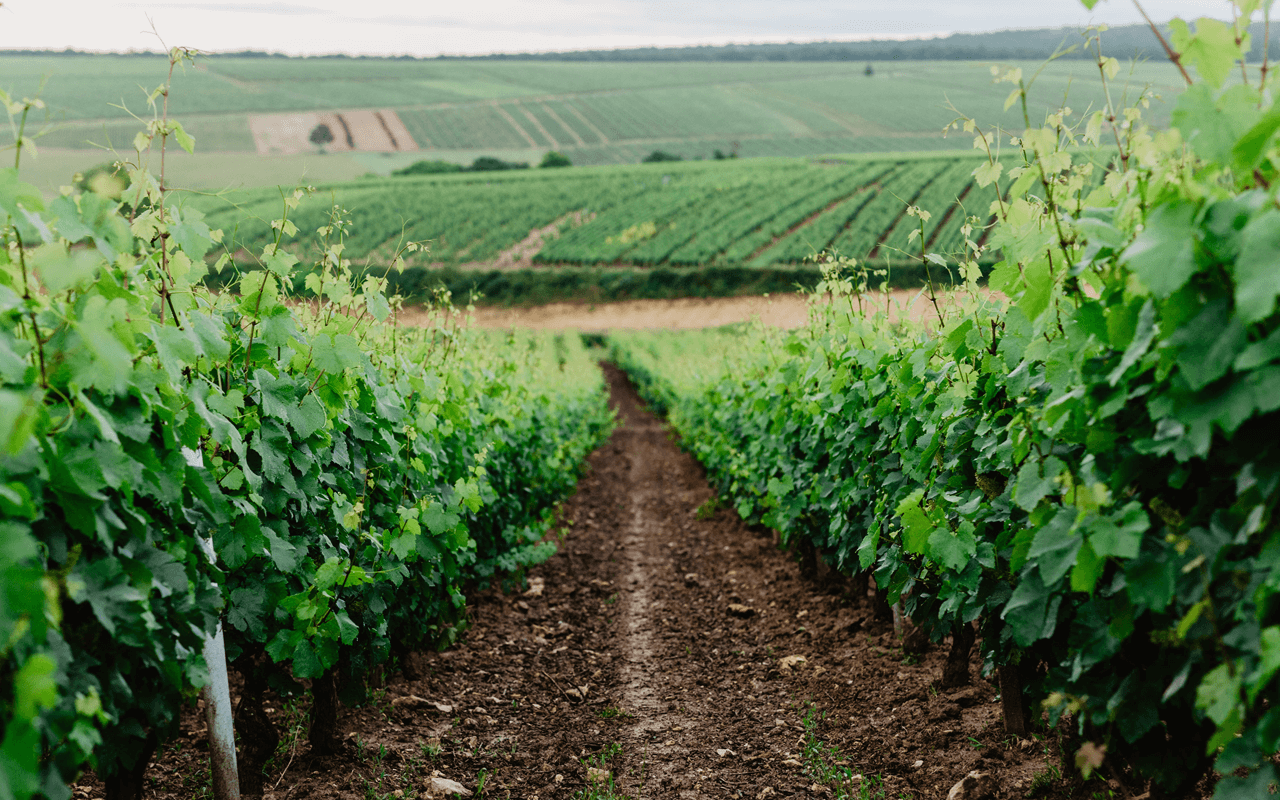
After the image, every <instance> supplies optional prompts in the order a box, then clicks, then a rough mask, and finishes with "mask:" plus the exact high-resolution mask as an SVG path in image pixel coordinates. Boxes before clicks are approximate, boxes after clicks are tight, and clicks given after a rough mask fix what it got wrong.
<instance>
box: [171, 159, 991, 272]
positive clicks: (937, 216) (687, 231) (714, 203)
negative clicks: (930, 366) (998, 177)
mask: <svg viewBox="0 0 1280 800" xmlns="http://www.w3.org/2000/svg"><path fill="white" fill-rule="evenodd" d="M979 163H980V162H979V160H978V158H977V157H976V156H971V155H963V154H961V155H940V156H928V157H915V158H888V157H850V158H845V159H827V160H821V161H816V160H806V159H750V160H746V159H742V160H737V161H732V160H726V161H715V162H692V163H690V162H684V163H669V164H646V165H634V166H615V167H591V168H581V169H561V170H530V171H523V170H520V171H507V172H500V173H464V174H460V175H445V176H428V177H404V178H386V179H375V180H366V181H358V182H354V183H350V184H345V185H333V186H329V187H324V188H323V189H322V190H321V191H318V192H317V193H316V194H315V195H314V196H313V197H312V198H311V199H309V200H307V201H305V202H304V203H303V204H302V205H301V206H300V207H299V208H298V209H297V210H296V211H295V212H294V213H293V219H294V221H295V222H296V224H297V225H298V227H299V229H300V230H303V231H310V230H315V229H316V228H318V227H320V226H321V225H322V224H324V222H325V220H326V219H327V217H328V214H329V212H330V209H331V208H332V206H333V204H334V203H335V202H336V203H337V204H340V205H341V206H342V207H344V208H346V209H348V210H349V211H350V212H351V217H352V220H353V223H354V225H353V227H352V231H351V234H350V237H349V238H348V239H347V240H346V250H345V253H346V255H348V256H350V257H352V258H354V259H357V260H368V261H370V263H381V262H384V261H385V260H386V258H387V257H388V256H389V255H390V254H391V253H392V252H393V251H394V249H395V247H396V245H397V243H399V242H406V241H426V242H428V248H427V250H425V251H424V252H422V253H419V254H417V255H414V256H411V257H410V263H418V264H422V265H445V266H457V265H463V266H470V267H486V268H491V267H493V266H495V265H503V266H506V267H516V266H528V265H531V264H557V265H579V266H597V265H598V266H612V265H639V266H660V265H666V266H675V267H691V266H702V265H708V264H747V265H751V266H769V265H774V264H791V263H798V262H802V261H804V260H805V259H806V258H808V257H810V256H813V255H814V254H816V253H820V252H823V251H824V250H828V249H834V250H836V251H838V252H840V253H842V254H845V255H850V256H854V257H856V258H859V259H868V258H869V259H871V260H874V261H877V262H884V261H892V260H897V261H902V260H903V259H904V258H905V254H906V253H908V252H910V253H912V254H914V255H915V256H918V255H919V250H920V246H921V244H922V243H923V244H925V245H926V246H927V247H928V248H929V249H930V251H931V252H944V253H954V252H958V251H960V250H962V249H963V247H964V240H963V236H962V232H961V228H962V225H963V224H964V221H965V219H966V217H967V216H968V215H977V216H978V217H979V218H980V219H981V220H982V221H983V222H985V220H986V218H987V216H988V206H989V205H990V203H991V202H992V201H993V200H994V199H995V198H994V195H993V194H992V193H991V190H990V189H987V190H982V191H978V190H976V186H975V184H974V183H973V179H972V177H971V172H972V170H973V169H974V167H976V166H977V165H978V164H979ZM192 202H193V203H194V204H195V205H197V206H199V207H201V208H203V209H204V210H205V211H206V212H207V214H208V221H209V223H210V224H212V225H215V226H221V227H223V228H224V229H226V230H227V231H228V232H229V236H228V240H227V246H228V247H229V248H231V249H232V251H233V252H234V251H237V250H243V251H258V250H260V249H261V248H262V246H263V245H265V244H266V243H267V242H268V241H270V240H271V238H272V237H273V235H274V231H273V230H272V229H271V228H270V226H269V224H268V220H271V219H274V218H275V217H276V216H278V215H279V214H280V213H281V211H282V209H283V206H282V203H281V198H280V194H279V192H278V191H276V190H259V191H253V192H245V193H231V194H229V195H227V196H225V197H208V198H196V199H194V200H193V201H192ZM910 203H917V204H920V205H922V206H924V207H926V208H927V209H928V210H929V211H930V212H931V213H932V217H931V218H930V219H929V220H928V222H926V223H924V224H923V226H922V225H921V222H920V220H919V219H918V218H915V217H909V216H906V213H905V212H906V209H907V206H908V204H910ZM246 211H247V212H248V217H247V218H246V214H245V212H246ZM920 227H923V240H921V239H920V238H918V237H917V238H915V239H914V240H911V239H910V235H909V234H910V231H911V230H914V229H918V228H920ZM531 234H532V238H531ZM974 235H975V236H977V235H978V234H976V233H975V234H974ZM299 248H300V250H301V251H303V252H305V251H307V250H308V245H307V243H306V240H305V239H304V240H303V242H302V243H301V244H300V245H299Z"/></svg>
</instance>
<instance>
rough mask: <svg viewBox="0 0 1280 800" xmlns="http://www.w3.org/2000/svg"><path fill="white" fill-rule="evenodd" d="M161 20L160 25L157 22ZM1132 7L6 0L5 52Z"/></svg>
mask: <svg viewBox="0 0 1280 800" xmlns="http://www.w3.org/2000/svg"><path fill="white" fill-rule="evenodd" d="M1144 7H1145V8H1146V9H1147V12H1148V13H1149V14H1151V15H1152V17H1153V18H1155V19H1157V20H1160V21H1163V20H1167V19H1169V18H1171V17H1174V16H1181V17H1187V18H1192V17H1198V16H1206V15H1208V16H1216V17H1219V18H1223V19H1225V18H1227V17H1228V16H1229V14H1228V8H1229V7H1228V5H1227V3H1226V2H1225V1H1224V0H1198V1H1197V0H1146V2H1145V4H1144ZM149 20H150V21H149ZM1139 21H1141V18H1140V17H1139V16H1138V12H1137V11H1136V10H1135V9H1134V7H1133V4H1132V3H1131V2H1128V1H1127V0H1102V2H1100V3H1099V4H1098V5H1097V6H1095V7H1094V10H1093V11H1092V12H1088V11H1086V10H1085V9H1084V7H1083V6H1082V5H1081V4H1080V2H1079V0H733V1H732V2H706V1H705V0H536V2H535V1H534V0H449V2H440V0H419V1H418V2H404V0H289V1H288V2H277V1H276V0H266V1H265V2H247V1H246V0H203V1H201V0H181V1H180V2H161V1H160V0H0V49H6V48H24V49H25V48H36V49H44V48H54V49H62V48H64V47H73V48H76V49H81V50H127V49H152V50H155V49H159V45H158V42H157V39H156V37H155V36H154V35H153V34H152V33H151V32H150V27H151V24H152V22H153V23H154V24H155V27H156V29H157V30H158V31H159V32H160V34H161V35H162V36H163V37H164V40H165V42H166V43H167V44H169V45H171V46H172V45H184V46H187V47H195V48H198V49H201V50H214V51H217V50H269V51H274V52H283V53H290V54H318V53H350V54H361V53H366V54H375V55H398V54H409V55H416V56H433V55H438V54H440V53H493V52H512V51H531V50H544V51H545V50H577V49H594V48H612V47H635V46H643V45H683V44H725V43H728V42H737V43H746V42H779V41H814V40H821V39H866V38H888V37H895V38H896V37H908V36H929V35H937V34H947V33H953V32H957V31H991V30H999V29H1003V28H1030V27H1043V26H1059V25H1085V24H1088V23H1090V22H1106V23H1108V24H1121V23H1128V22H1139Z"/></svg>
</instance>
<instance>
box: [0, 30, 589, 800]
mask: <svg viewBox="0 0 1280 800" xmlns="http://www.w3.org/2000/svg"><path fill="white" fill-rule="evenodd" d="M186 56H187V54H185V53H184V52H183V51H180V50H175V51H174V53H173V58H174V59H175V61H182V60H185V58H186ZM153 100H154V98H153ZM0 103H3V105H4V107H5V110H6V111H7V112H8V113H9V115H11V116H12V117H13V118H14V119H17V120H22V119H24V118H26V117H27V116H28V112H29V111H30V110H31V103H28V102H22V101H17V102H15V101H12V100H11V99H10V98H9V97H8V96H7V95H5V94H3V93H0ZM152 111H153V113H156V114H157V115H158V114H159V111H158V109H157V108H156V107H155V106H154V105H153V106H152ZM19 124H20V123H19ZM148 130H149V133H147V134H144V138H145V139H147V141H146V142H142V143H141V144H142V147H141V149H142V150H143V153H144V155H146V154H148V153H150V151H151V150H152V148H153V146H154V147H155V148H157V149H159V151H160V153H161V156H160V161H159V169H160V171H161V175H163V170H164V165H165V163H166V161H165V155H164V153H165V150H166V145H167V146H168V147H173V146H174V145H175V144H176V145H180V146H182V147H184V148H189V147H190V142H189V140H187V139H186V138H185V136H184V134H183V132H182V130H183V129H182V128H181V127H180V126H179V125H177V124H176V123H175V122H174V121H172V120H169V119H166V118H163V117H159V116H157V119H155V121H154V122H153V123H152V124H151V125H150V126H149V127H148ZM19 133H21V128H20V129H19ZM19 141H21V139H19ZM145 163H146V161H145V159H143V160H141V163H140V164H136V165H133V166H131V167H129V168H128V169H127V175H128V179H129V187H130V189H129V190H128V191H127V192H126V193H125V195H124V199H125V200H126V201H127V202H128V204H129V206H130V207H131V209H132V210H131V211H129V212H128V213H129V216H127V217H126V216H124V213H125V212H123V211H122V210H121V207H120V206H118V205H116V204H115V203H114V202H113V201H112V200H111V199H110V198H108V197H105V196H103V195H99V194H97V193H95V192H93V191H79V192H77V191H69V192H68V193H67V194H65V195H59V196H58V197H56V198H54V199H53V200H51V201H49V202H47V203H46V202H45V201H44V199H43V198H42V197H41V194H40V192H39V191H38V190H36V189H35V188H34V187H33V186H31V185H30V184H27V183H24V182H23V181H22V180H21V179H20V177H19V172H18V170H17V169H12V168H8V169H3V170H0V514H2V519H0V541H3V543H4V546H3V548H0V584H2V585H3V587H4V603H3V604H0V676H2V677H3V686H4V691H3V696H2V697H0V750H2V752H3V754H4V758H3V769H2V771H0V788H2V790H3V794H4V795H5V796H7V797H16V798H20V799H22V800H25V799H26V798H29V797H32V796H33V795H37V794H39V795H40V796H55V797H57V796H65V791H64V789H65V786H66V785H67V783H68V782H69V781H70V780H71V779H73V778H74V777H75V776H76V775H77V774H78V773H79V772H80V771H81V769H82V768H83V767H84V766H86V765H88V764H92V765H93V767H94V769H95V770H96V772H97V774H98V775H99V776H100V777H102V779H103V780H104V781H105V782H106V786H107V795H108V796H109V797H126V796H127V797H134V796H138V793H139V792H140V791H141V788H142V786H141V782H142V779H143V772H144V770H145V767H146V765H147V762H148V761H149V760H150V758H151V753H152V752H153V751H154V749H155V747H156V745H157V744H158V743H159V742H161V741H162V740H163V739H164V738H165V737H166V736H168V735H170V734H171V732H172V731H174V730H176V727H177V721H178V715H179V713H180V711H181V709H182V707H183V705H184V704H185V703H186V702H188V701H189V700H190V699H191V698H192V696H193V695H194V693H195V691H196V690H197V689H198V688H199V687H201V686H203V685H205V684H206V683H207V682H208V681H209V669H208V666H207V665H206V663H205V660H204V656H203V654H202V648H203V645H204V641H205V639H206V637H208V636H209V635H211V634H212V633H213V632H214V630H215V629H216V627H217V626H218V624H219V621H220V620H221V622H222V626H223V629H224V631H225V636H226V651H227V656H228V658H229V660H230V661H231V664H232V666H233V668H234V669H236V670H237V671H238V672H239V673H240V675H241V676H242V678H243V680H244V685H245V687H258V688H259V689H263V688H265V687H267V686H272V687H274V688H275V689H276V690H277V691H279V692H280V693H281V694H282V695H291V694H295V693H297V692H299V691H301V689H302V687H301V685H300V684H299V681H301V680H309V681H310V682H311V690H312V693H313V697H314V701H313V703H312V712H313V713H312V718H311V724H310V729H309V733H308V738H309V741H310V746H311V750H312V752H326V751H332V750H333V749H334V748H335V747H336V746H337V745H338V743H340V742H341V741H342V737H341V736H340V731H338V730H337V704H338V703H339V701H340V700H342V701H346V702H354V701H358V700H360V699H361V696H362V695H363V693H364V692H365V675H366V673H367V672H368V671H369V670H370V669H372V668H374V667H376V666H378V665H380V664H384V663H387V662H388V661H390V660H392V659H393V658H394V657H398V656H400V655H402V654H403V653H405V652H408V651H411V650H415V649H421V648H424V647H431V646H438V645H443V644H447V643H449V642H450V641H452V640H453V639H454V637H456V635H457V632H458V629H459V626H461V625H463V624H465V616H464V608H463V605H464V600H465V598H464V595H463V590H464V589H465V588H467V587H468V586H473V585H476V584H487V583H490V582H493V581H497V580H504V579H510V578H512V577H514V576H518V574H519V573H520V572H521V571H522V570H524V569H525V568H527V567H528V566H530V565H532V564H536V563H538V562H540V561H541V560H544V559H545V558H547V557H548V556H549V555H550V554H551V553H552V552H553V551H554V549H555V544H554V543H553V542H551V541H546V540H544V535H545V534H546V533H547V532H548V531H549V530H550V527H551V525H552V523H553V521H554V507H555V504H556V503H558V502H559V501H560V500H562V499H563V498H564V497H565V495H566V494H567V492H568V491H569V490H570V489H572V487H573V485H574V483H575V481H576V478H577V475H578V474H579V469H580V465H581V463H582V460H583V459H584V457H585V455H586V453H587V452H589V451H590V450H591V449H592V448H593V447H594V446H595V445H596V444H597V443H598V442H599V441H600V440H601V439H602V438H603V436H605V435H606V434H607V432H608V430H609V429H610V427H611V425H612V413H611V412H610V410H609V409H608V407H607V404H606V402H605V388H604V383H603V378H602V376H601V375H600V373H599V370H598V369H597V368H596V366H595V364H594V363H593V362H592V360H591V358H590V356H589V355H588V354H587V352H586V351H585V349H584V348H583V347H582V344H581V341H580V340H579V338H578V337H576V336H569V337H563V336H551V335H536V336H535V335H511V336H501V337H500V336H494V335H487V334H482V333H480V332H474V331H470V330H468V329H465V328H462V327H459V325H458V323H457V322H456V319H457V317H456V316H449V315H446V314H444V311H443V310H440V311H439V313H437V314H436V315H434V316H433V317H432V318H431V319H430V320H428V321H427V324H425V325H422V326H419V327H414V328H405V327H402V326H401V325H399V324H398V321H399V311H400V300H399V298H396V297H394V296H389V295H388V294H387V293H386V291H385V290H386V282H385V281H383V280H379V279H378V278H376V277H373V276H359V277H358V276H356V275H355V274H354V273H353V271H352V264H351V261H350V260H349V259H348V258H347V257H346V256H345V255H344V249H343V244H344V240H345V239H346V237H347V233H348V231H349V230H350V224H351V221H350V220H349V219H347V218H345V217H343V216H341V215H337V214H335V215H333V216H332V217H330V218H329V219H328V220H327V223H326V224H325V225H323V226H321V229H320V230H319V231H318V232H317V233H316V234H315V235H316V236H317V237H318V239H319V245H318V247H317V252H318V253H319V255H318V257H317V258H316V259H315V261H314V262H312V263H310V264H308V265H306V266H304V265H302V264H300V263H299V262H298V260H297V259H296V258H294V257H293V256H291V255H289V253H288V252H287V251H286V250H285V249H284V248H283V247H282V245H283V243H284V242H285V241H286V240H288V239H290V238H291V237H293V236H294V235H295V234H296V233H297V231H298V229H297V227H296V225H295V223H294V221H293V219H292V216H293V214H294V212H295V210H296V209H297V206H298V204H299V203H300V202H301V200H302V199H303V196H304V194H305V193H304V192H302V191H301V190H299V191H297V192H293V193H288V194H286V195H284V196H283V197H281V198H280V200H279V212H278V214H277V217H276V222H275V224H274V226H273V227H272V229H273V230H275V231H276V235H275V237H274V238H273V239H271V240H270V241H267V242H266V243H265V244H264V245H263V246H262V248H261V249H260V250H259V251H258V256H259V257H260V259H261V262H262V264H263V268H262V269H260V270H254V271H249V272H245V273H243V274H241V275H239V276H238V279H237V281H236V283H235V285H234V286H233V287H231V288H232V291H228V292H222V293H218V294H214V293H212V292H210V291H208V290H207V289H205V288H203V286H202V284H201V279H202V277H203V275H204V272H205V270H206V264H205V257H206V255H208V254H209V251H210V250H211V249H212V248H213V247H214V245H215V243H216V242H217V241H219V240H220V239H221V238H222V235H221V232H220V231H218V230H216V229H211V228H210V227H209V226H208V225H207V224H205V222H204V221H203V219H202V217H201V215H200V214H199V212H198V211H196V210H195V209H191V208H183V207H180V206H179V205H178V204H177V203H175V202H173V197H172V196H170V195H169V194H168V193H167V192H166V191H165V190H164V189H163V188H162V185H163V180H162V179H160V178H157V177H155V176H153V175H152V174H150V173H149V172H148V171H147V170H146V169H145V166H144V165H145ZM312 230H315V229H312ZM295 277H296V278H298V279H299V280H300V281H301V282H303V283H304V284H305V286H306V287H307V289H309V290H310V291H311V293H312V295H313V296H314V297H315V298H316V302H315V303H312V304H296V303H293V302H291V292H290V289H291V287H292V285H293V282H294V278H295ZM444 299H445V300H447V298H444ZM104 653H107V654H109V655H110V657H109V658H104V657H103V654H104ZM262 695H263V692H262V691H253V690H250V689H248V688H247V689H246V691H245V692H244V693H243V699H242V703H248V704H249V705H250V706H251V705H252V704H253V703H254V702H258V703H260V702H261V699H262ZM262 716H263V718H265V715H262ZM267 724H268V725H269V723H267ZM296 738H297V732H296V731H293V732H291V739H290V741H292V742H294V743H296ZM288 746H290V747H292V746H293V744H290V745H288ZM383 755H385V753H383V752H382V751H379V754H378V755H377V757H376V758H377V761H376V762H375V763H374V765H373V766H374V774H375V778H376V776H377V775H378V773H379V771H380V770H381V759H382V757H383ZM277 757H278V754H277ZM242 765H243V766H244V767H245V769H246V774H252V767H251V766H250V765H247V764H244V762H242ZM258 766H259V767H260V766H261V765H258ZM59 787H63V789H60V788H59ZM383 788H384V787H382V783H381V780H380V779H376V780H375V781H374V782H373V784H372V787H371V789H370V792H371V793H373V794H378V793H380V792H381V791H382V789H383Z"/></svg>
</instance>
